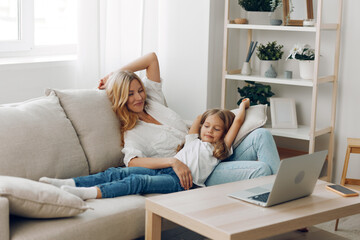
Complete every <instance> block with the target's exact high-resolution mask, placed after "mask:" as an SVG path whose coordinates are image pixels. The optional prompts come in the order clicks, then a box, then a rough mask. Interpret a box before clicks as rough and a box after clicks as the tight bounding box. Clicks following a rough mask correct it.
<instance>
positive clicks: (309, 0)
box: [283, 0, 314, 26]
mask: <svg viewBox="0 0 360 240" xmlns="http://www.w3.org/2000/svg"><path fill="white" fill-rule="evenodd" d="M289 1H290V0H283V20H284V21H283V22H284V25H285V26H286V25H287V26H303V22H304V20H305V19H314V7H313V0H297V1H298V2H300V1H304V3H306V16H305V12H304V18H303V19H292V18H291V16H290V15H291V13H290V11H291V6H290V3H289ZM295 10H296V6H294V11H295Z"/></svg>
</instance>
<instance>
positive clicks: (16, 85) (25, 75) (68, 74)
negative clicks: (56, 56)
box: [0, 61, 76, 104]
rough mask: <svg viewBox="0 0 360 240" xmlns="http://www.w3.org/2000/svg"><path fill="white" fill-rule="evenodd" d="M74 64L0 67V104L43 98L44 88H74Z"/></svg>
mask: <svg viewBox="0 0 360 240" xmlns="http://www.w3.org/2000/svg"><path fill="white" fill-rule="evenodd" d="M75 83H76V62H74V61H69V62H56V63H31V64H17V65H3V66H0V84H1V87H0V104H2V103H12V102H21V101H25V100H27V99H30V98H36V97H40V96H44V90H45V89H46V88H58V89H66V88H74V87H75Z"/></svg>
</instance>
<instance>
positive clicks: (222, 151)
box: [177, 108, 235, 160]
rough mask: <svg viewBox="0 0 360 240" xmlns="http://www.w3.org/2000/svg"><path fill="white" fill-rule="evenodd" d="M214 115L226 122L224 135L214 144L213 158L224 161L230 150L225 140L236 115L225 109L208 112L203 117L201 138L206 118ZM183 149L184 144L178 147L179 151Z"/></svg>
mask: <svg viewBox="0 0 360 240" xmlns="http://www.w3.org/2000/svg"><path fill="white" fill-rule="evenodd" d="M212 115H217V116H218V117H219V118H220V119H221V120H222V121H223V122H224V132H223V135H222V136H221V138H220V140H219V141H217V142H215V143H213V146H214V151H213V156H214V157H216V158H217V159H220V160H224V159H225V158H227V157H228V155H229V149H228V147H227V146H226V144H225V141H224V138H225V135H226V133H227V132H228V131H229V129H230V127H231V124H232V123H233V121H234V118H235V114H234V113H233V112H231V111H229V110H224V109H217V108H215V109H210V110H207V111H206V112H204V113H203V114H202V115H201V120H200V128H199V136H201V127H202V125H203V124H204V122H205V120H206V118H208V117H209V116H212ZM183 147H184V143H183V144H181V145H179V146H178V147H177V151H180V150H181V149H182V148H183Z"/></svg>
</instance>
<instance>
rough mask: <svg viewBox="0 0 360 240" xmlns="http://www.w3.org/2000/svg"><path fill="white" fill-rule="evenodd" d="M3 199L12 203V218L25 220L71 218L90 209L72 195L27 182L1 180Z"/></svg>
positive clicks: (46, 185)
mask: <svg viewBox="0 0 360 240" xmlns="http://www.w3.org/2000/svg"><path fill="white" fill-rule="evenodd" d="M0 196H3V197H6V198H7V199H8V200H9V206H10V208H9V209H10V213H11V214H13V215H17V216H23V217H30V218H60V217H71V216H75V215H78V214H80V213H83V212H85V211H86V210H87V209H89V207H88V206H87V205H86V204H85V202H84V201H83V200H82V199H81V198H79V197H77V196H75V195H73V194H71V193H68V192H66V191H63V190H61V189H60V188H57V187H55V186H53V185H50V184H45V183H41V182H36V181H33V180H30V179H26V178H18V177H9V176H0Z"/></svg>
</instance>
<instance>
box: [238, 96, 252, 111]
mask: <svg viewBox="0 0 360 240" xmlns="http://www.w3.org/2000/svg"><path fill="white" fill-rule="evenodd" d="M240 107H244V108H245V109H248V108H249V107H250V99H249V98H245V99H243V100H242V101H241V103H240V105H239V108H240Z"/></svg>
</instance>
